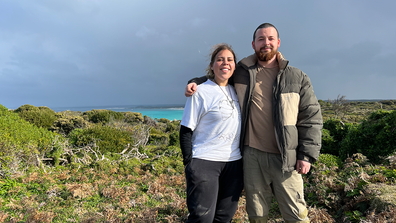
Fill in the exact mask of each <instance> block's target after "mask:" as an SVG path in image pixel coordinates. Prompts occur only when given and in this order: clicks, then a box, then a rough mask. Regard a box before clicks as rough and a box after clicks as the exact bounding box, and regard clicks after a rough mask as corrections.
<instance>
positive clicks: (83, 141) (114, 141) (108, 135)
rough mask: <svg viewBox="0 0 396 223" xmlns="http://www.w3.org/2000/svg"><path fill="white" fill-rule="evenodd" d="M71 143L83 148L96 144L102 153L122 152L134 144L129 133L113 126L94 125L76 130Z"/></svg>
mask: <svg viewBox="0 0 396 223" xmlns="http://www.w3.org/2000/svg"><path fill="white" fill-rule="evenodd" d="M69 138H70V143H71V144H72V145H75V146H78V147H82V146H87V145H89V144H91V143H92V142H95V143H96V145H97V146H98V147H99V151H100V152H101V153H106V152H116V153H120V152H122V151H123V150H124V149H125V148H126V146H128V144H132V138H131V135H130V133H129V132H127V131H124V130H121V129H117V128H114V127H111V126H101V125H94V126H92V127H90V128H86V129H74V130H73V131H72V132H71V133H70V134H69Z"/></svg>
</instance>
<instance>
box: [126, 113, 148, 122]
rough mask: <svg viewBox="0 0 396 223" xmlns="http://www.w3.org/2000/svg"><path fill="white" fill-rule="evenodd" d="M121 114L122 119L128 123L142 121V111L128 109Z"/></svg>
mask: <svg viewBox="0 0 396 223" xmlns="http://www.w3.org/2000/svg"><path fill="white" fill-rule="evenodd" d="M122 114H123V115H124V121H125V122H126V123H129V124H132V123H136V122H143V121H144V119H143V115H142V113H138V112H130V111H128V112H122Z"/></svg>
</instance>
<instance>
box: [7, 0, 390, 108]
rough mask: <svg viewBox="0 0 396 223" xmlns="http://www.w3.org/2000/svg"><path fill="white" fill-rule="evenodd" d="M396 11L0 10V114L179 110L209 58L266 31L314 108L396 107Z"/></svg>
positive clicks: (354, 5) (260, 6)
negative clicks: (275, 34)
mask: <svg viewBox="0 0 396 223" xmlns="http://www.w3.org/2000/svg"><path fill="white" fill-rule="evenodd" d="M395 4H396V3H394V2H393V1H390V0H389V1H384V2H382V4H377V5H374V6H373V4H372V3H371V1H347V2H346V1H335V2H334V1H333V2H317V1H304V2H301V1H277V2H258V1H251V0H248V1H243V2H241V1H169V2H168V1H141V2H139V1H126V0H124V1H122V0H120V1H116V2H111V1H105V0H95V1H77V0H68V1H52V0H40V1H22V0H20V1H18V0H12V1H11V0H4V1H1V2H0V104H3V105H5V106H6V107H10V108H16V107H18V106H20V105H23V104H33V105H36V106H41V105H46V106H50V107H51V106H57V107H64V106H84V105H87V106H89V105H128V104H135V105H137V104H184V102H185V97H184V94H183V92H184V87H185V84H186V82H187V81H188V80H189V79H190V78H192V77H196V76H202V75H204V69H205V67H206V66H207V64H208V60H207V55H208V53H209V50H210V47H211V46H212V45H214V44H216V43H220V42H226V43H229V44H231V45H232V46H233V48H234V50H235V51H236V53H237V57H238V58H239V59H242V58H243V57H246V56H248V55H249V54H251V53H253V50H252V48H251V41H252V34H253V31H254V29H255V28H256V27H257V26H258V25H259V24H261V23H263V22H271V23H273V24H275V25H276V26H277V27H278V29H279V30H280V34H281V47H280V51H281V52H282V53H283V54H284V55H285V57H286V58H287V59H289V60H290V64H291V65H293V66H296V67H299V68H301V69H302V70H303V71H304V72H306V73H307V74H308V75H309V77H310V78H311V80H312V82H313V84H314V89H315V92H316V94H317V96H318V98H319V99H324V100H325V99H329V98H336V97H337V95H338V94H343V95H346V96H347V98H348V99H370V98H375V99H388V98H395V94H396V90H394V88H393V87H392V84H391V83H394V82H395V81H396V80H395V77H394V76H395V75H394V69H393V68H392V66H391V64H392V62H393V61H395V59H396V55H395V53H394V52H395V50H396V49H395V48H396V46H395V43H394V41H393V40H394V39H395V38H396V31H395V29H393V28H391V27H393V24H394V23H395V22H396V16H395V15H394V13H393V12H392V10H391V8H394V7H395V6H396V5H395Z"/></svg>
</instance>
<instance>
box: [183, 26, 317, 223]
mask: <svg viewBox="0 0 396 223" xmlns="http://www.w3.org/2000/svg"><path fill="white" fill-rule="evenodd" d="M279 46H280V39H279V32H278V30H277V29H276V27H275V26H274V25H272V24H270V23H263V24H261V25H260V26H259V27H257V29H256V30H255V31H254V34H253V41H252V47H253V49H254V51H255V54H253V55H251V56H249V57H246V58H244V59H242V60H241V61H240V62H239V63H238V65H237V67H236V70H235V72H234V75H233V76H232V78H231V79H230V82H229V83H231V84H234V86H235V90H236V92H237V95H238V100H239V104H240V106H241V112H242V131H241V137H240V138H241V141H240V148H241V150H242V152H243V162H244V184H245V192H246V210H247V213H248V215H249V220H250V222H267V221H268V213H269V209H270V206H271V202H272V199H273V197H275V199H276V200H277V202H278V204H279V209H280V211H281V213H282V217H283V219H284V220H285V221H286V222H309V219H308V210H307V208H306V204H305V200H304V188H303V180H302V176H301V174H306V173H308V172H309V170H310V168H311V163H312V162H315V161H316V159H317V158H318V157H319V151H320V147H321V130H322V123H323V122H322V115H321V110H320V105H319V103H318V100H317V98H316V96H315V94H314V91H313V88H312V85H311V82H310V79H309V78H308V76H307V75H306V74H305V73H304V72H302V71H301V70H299V69H297V68H295V67H292V66H289V65H288V63H289V61H287V60H286V59H285V58H284V57H283V55H282V54H281V53H280V52H278V47H279ZM192 81H194V82H198V83H201V82H202V81H203V80H202V78H198V79H193V80H192ZM195 89H196V84H195V83H190V84H189V85H188V86H187V87H186V93H185V94H186V95H191V94H192V93H193V92H194V91H195Z"/></svg>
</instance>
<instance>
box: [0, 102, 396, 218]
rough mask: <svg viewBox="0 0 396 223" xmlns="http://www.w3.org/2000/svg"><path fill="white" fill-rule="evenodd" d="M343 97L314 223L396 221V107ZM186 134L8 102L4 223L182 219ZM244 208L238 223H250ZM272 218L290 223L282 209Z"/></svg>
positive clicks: (138, 119) (1, 119)
mask: <svg viewBox="0 0 396 223" xmlns="http://www.w3.org/2000/svg"><path fill="white" fill-rule="evenodd" d="M341 99H342V98H338V100H337V101H336V100H335V101H328V102H324V101H320V103H321V106H322V111H323V115H324V120H325V123H324V130H323V138H322V139H323V149H322V155H321V156H320V158H319V160H318V162H316V163H315V164H314V165H313V166H312V170H311V172H310V173H309V174H308V175H306V176H304V177H303V178H304V182H305V197H306V200H307V204H308V205H309V210H310V214H309V216H310V219H311V222H395V221H396V213H395V204H396V197H395V194H396V193H395V191H396V188H395V179H396V171H395V167H396V157H395V156H393V155H394V153H395V151H396V142H395V140H396V131H394V130H395V129H396V112H395V108H396V101H393V100H390V101H379V102H348V101H345V100H341ZM179 127H180V121H169V120H167V119H156V120H153V119H151V118H149V117H147V116H145V117H143V116H142V115H141V114H140V113H132V112H113V111H109V110H100V109H99V110H91V111H87V112H70V111H64V112H54V111H52V110H51V109H49V108H46V107H34V106H31V105H24V106H21V107H20V108H18V109H16V110H15V111H9V110H8V109H7V108H5V107H4V106H1V105H0V161H1V170H0V174H1V179H0V222H184V220H185V219H186V217H187V215H188V211H187V208H186V204H185V199H186V194H185V179H184V167H183V164H182V158H181V153H180V148H179V142H178V140H179V133H178V131H179ZM367 136H370V137H367ZM359 137H360V138H359ZM361 137H366V138H365V140H362V139H363V138H361ZM244 201H245V199H244V195H243V194H242V196H241V199H240V204H239V208H238V211H237V213H236V215H235V218H234V219H235V220H234V222H247V215H246V212H245V208H244ZM271 219H272V220H271V222H282V220H281V217H280V213H279V209H278V207H277V204H276V202H275V203H274V205H273V207H272V208H271Z"/></svg>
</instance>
